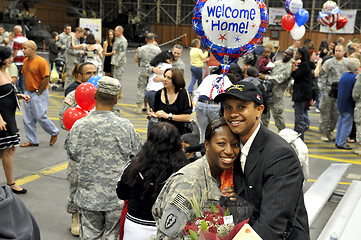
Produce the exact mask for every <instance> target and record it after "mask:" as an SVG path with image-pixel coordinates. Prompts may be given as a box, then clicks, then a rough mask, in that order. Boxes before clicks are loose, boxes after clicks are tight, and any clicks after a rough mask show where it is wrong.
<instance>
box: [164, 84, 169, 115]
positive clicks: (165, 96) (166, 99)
mask: <svg viewBox="0 0 361 240" xmlns="http://www.w3.org/2000/svg"><path fill="white" fill-rule="evenodd" d="M164 98H165V103H166V104H167V108H168V113H170V108H169V100H168V94H167V89H165V88H164Z"/></svg>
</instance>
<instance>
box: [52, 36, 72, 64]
mask: <svg viewBox="0 0 361 240" xmlns="http://www.w3.org/2000/svg"><path fill="white" fill-rule="evenodd" d="M69 38H70V35H67V34H65V32H62V33H61V34H60V35H59V40H58V41H56V42H55V44H56V46H58V47H60V45H62V46H61V47H60V51H59V54H58V56H59V57H61V58H65V50H66V44H67V42H68V39H69Z"/></svg>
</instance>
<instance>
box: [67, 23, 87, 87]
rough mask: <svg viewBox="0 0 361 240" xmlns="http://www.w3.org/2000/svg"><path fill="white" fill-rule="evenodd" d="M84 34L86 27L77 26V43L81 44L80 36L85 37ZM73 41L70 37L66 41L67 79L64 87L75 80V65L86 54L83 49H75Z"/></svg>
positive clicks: (75, 34)
mask: <svg viewBox="0 0 361 240" xmlns="http://www.w3.org/2000/svg"><path fill="white" fill-rule="evenodd" d="M83 35H84V29H82V28H81V27H77V28H76V29H75V33H74V43H75V45H79V44H80V38H81V37H83ZM71 42H72V41H71V37H70V38H69V39H68V41H67V42H66V50H65V65H66V80H65V85H64V89H66V88H67V87H68V86H69V85H70V84H71V83H72V82H73V79H72V76H71V73H72V71H73V69H74V67H75V65H77V64H78V63H80V61H81V57H82V55H84V51H83V50H76V49H73V48H72V46H71Z"/></svg>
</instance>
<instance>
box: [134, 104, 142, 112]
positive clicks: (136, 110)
mask: <svg viewBox="0 0 361 240" xmlns="http://www.w3.org/2000/svg"><path fill="white" fill-rule="evenodd" d="M142 109H143V106H142V104H137V108H136V109H135V110H134V112H135V113H136V114H141V113H142Z"/></svg>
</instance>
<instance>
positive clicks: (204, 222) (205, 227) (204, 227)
mask: <svg viewBox="0 0 361 240" xmlns="http://www.w3.org/2000/svg"><path fill="white" fill-rule="evenodd" d="M200 229H201V231H202V230H207V231H208V225H207V223H206V220H204V219H203V221H202V222H201V228H200Z"/></svg>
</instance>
